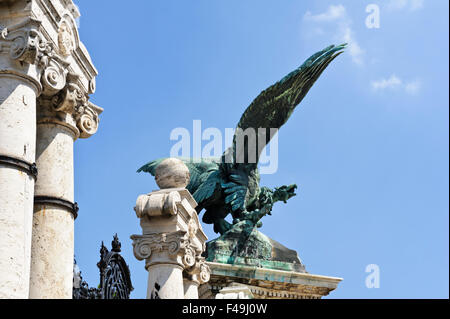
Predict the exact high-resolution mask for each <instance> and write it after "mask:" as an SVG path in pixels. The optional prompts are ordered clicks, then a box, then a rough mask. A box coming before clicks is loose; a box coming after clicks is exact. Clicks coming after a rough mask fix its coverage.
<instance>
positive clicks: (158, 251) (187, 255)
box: [131, 230, 201, 269]
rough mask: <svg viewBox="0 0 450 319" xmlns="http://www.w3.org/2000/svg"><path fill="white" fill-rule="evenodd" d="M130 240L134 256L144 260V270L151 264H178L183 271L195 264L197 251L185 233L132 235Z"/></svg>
mask: <svg viewBox="0 0 450 319" xmlns="http://www.w3.org/2000/svg"><path fill="white" fill-rule="evenodd" d="M131 239H132V240H133V253H134V256H135V257H136V258H137V259H138V260H143V259H145V260H146V268H148V267H149V266H150V265H151V264H153V263H163V264H178V265H179V266H181V267H183V269H187V268H192V267H194V265H195V264H196V260H197V258H198V253H199V251H198V249H197V248H196V247H195V245H193V244H192V242H191V240H190V238H189V234H188V233H187V232H185V231H182V230H180V231H177V232H173V233H159V234H146V235H132V236H131ZM200 253H201V251H200Z"/></svg>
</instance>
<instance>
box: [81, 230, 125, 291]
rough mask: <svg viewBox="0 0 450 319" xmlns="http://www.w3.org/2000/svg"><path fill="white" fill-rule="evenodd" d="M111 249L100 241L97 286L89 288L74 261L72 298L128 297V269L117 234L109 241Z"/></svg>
mask: <svg viewBox="0 0 450 319" xmlns="http://www.w3.org/2000/svg"><path fill="white" fill-rule="evenodd" d="M111 246H112V248H111V251H109V250H108V248H106V247H105V245H104V244H103V242H102V245H101V248H100V261H99V262H98V263H97V267H98V268H99V270H100V284H99V285H98V288H90V287H89V285H88V283H87V282H86V281H84V280H83V277H82V276H81V271H80V269H79V267H78V265H77V264H76V261H75V262H74V276H73V299H129V298H130V293H131V291H132V290H133V286H132V284H131V276H130V269H129V268H128V265H127V263H126V262H125V259H124V258H123V257H122V256H121V255H120V248H121V243H120V241H119V238H118V237H117V234H116V235H114V239H113V241H112V242H111Z"/></svg>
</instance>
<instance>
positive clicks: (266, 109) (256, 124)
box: [223, 44, 346, 165]
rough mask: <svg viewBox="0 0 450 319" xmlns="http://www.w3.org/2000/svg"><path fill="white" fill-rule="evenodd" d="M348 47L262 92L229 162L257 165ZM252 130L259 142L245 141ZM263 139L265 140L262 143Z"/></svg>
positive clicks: (245, 117)
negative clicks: (240, 144) (270, 144)
mask: <svg viewBox="0 0 450 319" xmlns="http://www.w3.org/2000/svg"><path fill="white" fill-rule="evenodd" d="M345 47H346V44H341V45H338V46H334V45H331V46H329V47H327V48H325V49H324V50H322V51H319V52H317V53H315V54H313V55H312V56H311V57H310V58H308V59H307V60H306V61H305V62H304V63H303V64H302V65H301V66H300V67H299V68H297V69H296V70H294V71H292V72H291V73H289V74H288V75H286V76H285V77H284V78H283V79H281V80H280V81H278V82H277V83H275V84H274V85H272V86H270V87H269V88H267V89H265V90H264V91H262V92H261V93H260V94H259V95H258V96H257V97H256V98H255V99H254V100H253V102H252V103H251V104H250V106H249V107H248V108H247V109H246V110H245V112H244V114H242V116H241V119H240V121H239V123H238V125H237V128H236V132H235V135H234V138H233V146H232V147H231V148H230V149H228V150H227V151H226V152H225V153H224V155H223V158H224V159H225V161H226V162H228V163H230V162H232V163H233V164H235V163H236V164H238V163H244V164H245V163H254V164H255V165H257V163H258V160H259V156H260V154H261V152H262V151H263V149H264V147H265V146H266V145H267V144H268V143H269V142H270V140H271V138H272V137H273V135H274V132H273V129H279V128H280V127H281V126H282V125H283V124H285V123H286V122H287V120H288V119H289V117H290V116H291V114H292V112H293V111H294V109H295V107H296V106H297V105H298V104H299V103H300V102H301V101H302V100H303V98H304V97H305V95H306V94H307V93H308V91H309V89H310V88H311V87H312V85H313V84H314V82H316V80H317V79H318V78H319V76H320V75H321V74H322V72H323V71H324V70H325V69H326V67H327V66H328V65H329V64H330V63H331V62H332V61H333V60H334V59H335V58H336V57H337V56H338V55H340V54H341V53H342V52H343V49H344V48H345ZM249 128H251V129H253V130H254V132H255V133H256V134H255V137H256V140H253V141H250V140H249V139H250V137H249V136H248V135H247V136H245V139H244V134H245V132H246V131H245V130H246V129H249ZM270 129H272V133H271V132H270ZM275 131H276V130H275ZM262 134H264V135H262ZM240 137H242V141H245V144H244V147H240V146H239V145H237V144H239V143H237V142H238V140H239V138H240ZM261 138H264V140H261V141H260V139H261ZM258 143H260V144H261V145H258ZM253 152H254V153H253ZM242 153H244V154H242ZM255 153H256V158H251V156H250V155H251V154H255ZM239 159H240V160H239ZM252 159H254V160H252Z"/></svg>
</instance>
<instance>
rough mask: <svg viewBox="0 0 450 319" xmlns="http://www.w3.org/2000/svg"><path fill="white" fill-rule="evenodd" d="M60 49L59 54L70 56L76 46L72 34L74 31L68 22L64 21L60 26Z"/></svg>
mask: <svg viewBox="0 0 450 319" xmlns="http://www.w3.org/2000/svg"><path fill="white" fill-rule="evenodd" d="M58 47H59V52H60V53H61V54H62V55H63V56H68V55H70V54H71V53H72V50H73V49H74V47H75V44H74V36H73V34H72V30H71V29H70V26H69V25H68V23H67V21H65V20H63V21H62V22H61V24H60V25H59V29H58Z"/></svg>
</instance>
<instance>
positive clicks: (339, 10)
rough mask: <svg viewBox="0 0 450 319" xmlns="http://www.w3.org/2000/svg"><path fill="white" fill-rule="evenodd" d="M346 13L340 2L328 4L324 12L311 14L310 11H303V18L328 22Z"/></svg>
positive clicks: (342, 16)
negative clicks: (335, 4)
mask: <svg viewBox="0 0 450 319" xmlns="http://www.w3.org/2000/svg"><path fill="white" fill-rule="evenodd" d="M345 15H346V11H345V7H344V6H343V5H342V4H340V5H337V6H333V5H330V6H329V7H328V10H327V11H326V12H324V13H320V14H316V15H313V14H312V13H311V12H310V11H307V12H306V13H305V16H304V19H305V20H309V21H313V22H329V21H335V20H337V19H341V18H344V16H345Z"/></svg>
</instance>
